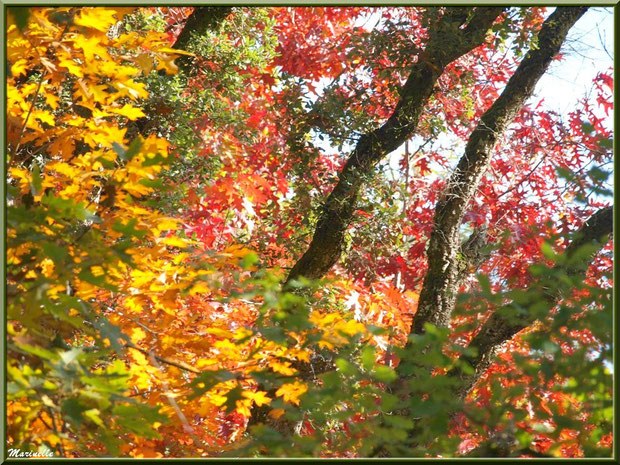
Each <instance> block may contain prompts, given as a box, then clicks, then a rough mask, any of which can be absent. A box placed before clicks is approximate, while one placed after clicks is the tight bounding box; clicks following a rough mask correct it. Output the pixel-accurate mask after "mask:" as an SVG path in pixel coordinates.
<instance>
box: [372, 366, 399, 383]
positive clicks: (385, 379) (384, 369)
mask: <svg viewBox="0 0 620 465" xmlns="http://www.w3.org/2000/svg"><path fill="white" fill-rule="evenodd" d="M372 375H373V377H374V378H375V379H376V380H377V381H380V382H382V383H391V382H392V381H395V380H396V378H398V375H397V374H396V372H395V371H394V370H392V369H391V368H390V367H388V366H385V365H379V366H377V367H376V368H375V369H374V371H373V374H372Z"/></svg>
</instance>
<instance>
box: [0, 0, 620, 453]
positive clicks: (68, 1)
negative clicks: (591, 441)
mask: <svg viewBox="0 0 620 465" xmlns="http://www.w3.org/2000/svg"><path fill="white" fill-rule="evenodd" d="M93 4H95V5H97V6H113V5H136V2H128V1H124V0H94V1H92V0H91V2H85V1H75V0H56V1H54V2H50V3H46V2H40V1H38V2H35V1H32V2H28V1H19V0H0V23H1V24H2V26H3V37H4V34H5V32H6V9H7V7H9V6H27V7H37V6H46V7H51V6H65V5H93ZM438 4H441V5H446V6H448V5H463V6H482V5H484V6H491V5H509V6H560V5H564V6H569V5H589V6H594V7H613V8H614V65H615V63H616V59H615V57H616V56H615V53H616V50H617V48H618V45H619V44H620V41H619V40H618V31H619V30H620V17H619V15H618V3H617V2H616V1H615V0H597V1H593V2H588V1H582V0H548V1H524V0H517V1H515V2H502V1H495V0H478V1H477V2H473V3H472V2H471V1H468V0H442V1H439V2H436V3H434V2H429V1H428V0H421V1H420V0H389V1H388V2H382V1H380V0H311V1H304V0H271V1H263V0H244V1H238V2H233V1H228V2H226V1H222V2H220V1H209V0H202V1H200V0H198V1H190V2H183V1H178V0H172V1H170V0H150V1H149V2H148V3H147V4H142V5H139V6H155V5H158V6H197V5H214V6H220V5H221V6H323V5H326V6H362V5H363V6H429V5H434V6H437V5H438ZM5 57H6V41H4V42H3V46H2V48H1V50H0V61H1V62H2V63H5ZM2 78H3V85H2V87H1V88H0V89H1V90H0V98H1V99H2V107H3V108H4V109H5V111H3V112H2V114H1V115H0V124H1V126H0V127H1V130H2V144H3V148H2V157H3V160H2V161H3V162H2V164H1V166H2V179H3V182H2V184H1V186H0V195H1V196H2V208H0V223H1V224H2V225H3V227H2V231H1V232H0V237H1V238H2V243H1V245H0V250H1V251H2V266H1V267H0V268H1V272H2V286H0V298H1V299H2V302H1V303H2V304H1V305H0V320H1V321H2V339H1V340H0V353H1V354H2V365H1V368H0V373H1V374H2V383H0V399H2V404H1V405H0V412H2V420H1V423H0V425H1V428H0V430H1V431H4V433H2V439H3V443H4V444H3V447H2V448H1V449H0V464H1V463H5V462H20V461H28V462H29V463H44V462H47V461H49V460H53V461H55V462H58V461H63V462H64V461H67V462H69V461H71V462H74V461H77V462H92V461H102V462H112V461H113V462H118V463H132V462H133V463H135V462H136V461H138V462H150V461H166V462H168V461H173V462H176V463H179V462H201V461H214V462H218V463H235V462H269V461H277V462H287V461H291V462H296V463H300V462H301V463H304V462H305V463H307V462H317V461H326V460H327V461H338V462H343V461H344V462H353V461H356V462H357V461H363V462H369V461H388V462H441V463H459V462H465V463H473V462H479V461H480V462H486V463H523V462H526V463H549V462H552V463H558V462H559V463H573V462H578V461H586V460H587V461H592V462H596V463H610V464H620V460H619V459H618V457H619V452H620V445H619V438H617V437H616V432H617V426H618V423H617V416H616V415H615V413H617V411H618V408H617V405H616V402H614V429H613V431H614V445H613V449H612V450H613V458H590V459H562V458H558V459H554V458H549V459H511V458H506V459H479V458H476V459H473V458H471V459H470V458H458V459H425V458H386V459H374V458H359V459H329V458H326V459H312V458H307V459H306V458H299V459H289V458H238V459H229V458H169V459H168V458H167V459H135V458H123V459H119V458H76V459H66V458H51V459H7V457H6V431H7V417H6V379H7V378H6V359H7V352H6V326H7V319H6V227H7V224H6V214H5V212H6V190H5V189H6V168H7V167H6V147H7V139H6V91H7V87H6V65H4V64H3V65H2ZM619 89H620V86H619V84H618V81H617V79H615V80H614V96H615V95H617V93H618V90H619ZM614 100H615V99H614ZM618 127H619V125H618V119H617V117H616V114H615V113H614V134H615V133H617V132H618ZM614 140H615V136H614ZM616 149H617V142H616V143H615V144H614V150H616ZM616 162H617V160H616V158H615V157H614V231H616V230H617V226H618V215H617V211H616V209H615V200H616V194H615V192H616V191H615V186H616V185H617V184H618V180H619V178H620V176H619V175H618V173H616V172H615V168H616V164H617V163H616ZM613 240H614V248H615V247H616V246H617V241H616V236H615V235H614V239H613ZM615 278H616V261H615V260H614V280H615ZM614 302H616V289H615V286H614ZM614 308H616V307H615V306H614ZM613 321H614V323H613V325H614V328H613V329H614V331H613V334H614V338H613V343H614V362H615V360H617V355H618V347H617V344H616V334H617V330H618V318H617V315H616V314H614V320H613ZM614 368H616V367H615V363H614ZM614 395H615V397H616V398H617V397H618V384H617V383H616V379H615V377H614ZM614 400H615V399H614Z"/></svg>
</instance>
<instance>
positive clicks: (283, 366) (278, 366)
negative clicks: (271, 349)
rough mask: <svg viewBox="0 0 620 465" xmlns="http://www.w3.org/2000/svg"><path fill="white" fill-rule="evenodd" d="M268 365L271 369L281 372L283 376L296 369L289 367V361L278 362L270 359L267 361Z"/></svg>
mask: <svg viewBox="0 0 620 465" xmlns="http://www.w3.org/2000/svg"><path fill="white" fill-rule="evenodd" d="M269 366H270V367H271V369H272V370H273V371H275V372H276V373H280V374H283V375H284V376H291V375H294V374H295V373H297V370H295V369H294V368H292V367H291V363H290V362H284V363H280V362H278V361H276V360H271V361H270V362H269Z"/></svg>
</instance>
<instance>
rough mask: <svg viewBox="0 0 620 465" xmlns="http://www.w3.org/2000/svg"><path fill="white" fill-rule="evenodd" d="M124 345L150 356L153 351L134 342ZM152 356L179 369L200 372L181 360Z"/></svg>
mask: <svg viewBox="0 0 620 465" xmlns="http://www.w3.org/2000/svg"><path fill="white" fill-rule="evenodd" d="M125 347H127V348H129V349H134V350H137V351H138V352H142V353H143V354H144V355H149V356H150V355H151V354H152V353H153V352H152V351H151V350H146V349H143V348H141V347H138V346H137V345H135V344H133V343H131V342H129V343H127V344H125ZM153 357H155V359H156V360H157V361H159V362H161V363H165V364H166V365H170V366H173V367H176V368H179V369H180V370H184V371H189V372H190V373H195V374H200V373H201V371H200V370H198V369H196V368H194V367H191V366H189V365H187V364H185V363H183V362H177V361H175V360H170V359H167V358H164V357H160V356H159V355H155V354H153Z"/></svg>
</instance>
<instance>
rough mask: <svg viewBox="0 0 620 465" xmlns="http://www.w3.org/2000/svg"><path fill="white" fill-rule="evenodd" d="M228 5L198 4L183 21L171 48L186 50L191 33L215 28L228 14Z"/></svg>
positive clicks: (197, 33)
mask: <svg viewBox="0 0 620 465" xmlns="http://www.w3.org/2000/svg"><path fill="white" fill-rule="evenodd" d="M231 11H232V7H229V6H198V7H195V8H194V11H193V12H192V14H191V15H189V16H188V18H187V20H186V21H185V26H183V30H182V31H181V33H180V34H179V35H178V37H177V40H176V41H175V43H174V45H173V46H172V48H176V49H179V50H187V46H188V45H189V42H190V39H191V37H192V34H195V35H202V34H205V33H206V32H207V31H209V30H212V29H215V28H216V27H217V26H219V25H220V23H221V22H222V21H224V19H226V17H227V16H228V15H229V14H230V12H231Z"/></svg>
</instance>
